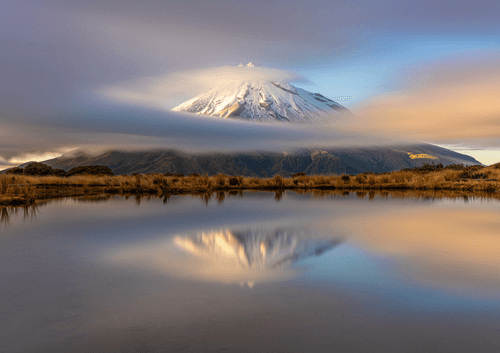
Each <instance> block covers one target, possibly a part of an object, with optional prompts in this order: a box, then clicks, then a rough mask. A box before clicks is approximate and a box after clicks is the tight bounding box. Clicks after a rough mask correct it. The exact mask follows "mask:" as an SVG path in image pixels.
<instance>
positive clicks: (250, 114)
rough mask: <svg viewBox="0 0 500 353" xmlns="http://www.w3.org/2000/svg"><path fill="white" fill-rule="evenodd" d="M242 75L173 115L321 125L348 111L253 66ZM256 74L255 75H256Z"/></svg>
mask: <svg viewBox="0 0 500 353" xmlns="http://www.w3.org/2000/svg"><path fill="white" fill-rule="evenodd" d="M238 68H239V69H240V70H242V75H235V76H234V77H233V78H232V79H228V78H224V79H223V80H220V81H219V82H217V80H214V87H213V88H211V89H209V90H208V91H206V92H204V93H202V94H200V95H198V96H196V97H194V98H192V99H190V100H188V101H186V102H184V103H182V104H180V105H178V106H176V107H175V108H173V109H172V110H173V111H179V112H181V111H184V112H189V113H194V114H198V115H211V116H218V117H221V118H238V119H244V120H251V121H256V122H268V123H269V122H277V121H279V122H294V123H320V122H329V121H332V120H336V119H338V118H340V117H341V116H342V114H343V113H346V112H348V110H347V109H346V108H345V107H343V106H342V105H340V104H338V103H337V102H334V101H332V100H331V99H328V98H326V97H325V96H323V95H321V94H319V93H311V92H308V91H306V90H304V89H301V88H297V87H295V86H293V85H292V84H290V83H289V82H287V81H285V80H274V79H273V78H272V77H266V75H263V74H262V69H261V68H259V67H258V66H256V65H254V64H253V63H251V62H250V63H248V64H247V65H246V66H243V65H242V64H240V65H239V66H238ZM252 73H254V75H252Z"/></svg>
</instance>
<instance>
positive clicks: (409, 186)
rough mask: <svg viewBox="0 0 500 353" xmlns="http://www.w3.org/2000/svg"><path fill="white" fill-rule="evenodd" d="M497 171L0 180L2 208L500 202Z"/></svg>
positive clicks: (4, 177)
mask: <svg viewBox="0 0 500 353" xmlns="http://www.w3.org/2000/svg"><path fill="white" fill-rule="evenodd" d="M499 180H500V169H498V168H494V167H486V168H483V167H468V168H463V169H459V170H455V169H439V170H432V171H425V170H424V171H418V170H403V171H397V172H392V173H384V174H373V173H365V174H358V175H355V176H354V175H332V176H330V175H313V176H308V175H302V174H300V173H299V174H298V175H295V176H294V177H292V178H283V177H281V176H279V175H276V176H275V177H273V178H250V177H242V176H228V175H221V174H219V175H215V176H207V175H205V176H201V175H198V174H191V175H189V176H182V175H172V174H146V175H142V174H137V175H132V176H128V175H119V176H92V175H85V176H72V177H58V176H25V175H1V176H0V205H1V206H18V205H30V204H33V203H34V202H35V201H37V200H46V199H52V198H61V197H80V196H98V195H123V196H127V195H128V196H145V195H155V196H157V197H165V196H169V195H182V194H192V195H205V194H213V193H221V192H223V193H224V192H233V193H234V192H236V193H238V192H242V191H273V192H277V193H279V192H283V191H285V190H292V191H296V192H299V193H301V192H315V191H328V192H340V193H342V192H344V191H348V192H361V193H363V192H366V193H370V192H377V193H379V192H382V193H383V192H395V191H415V192H421V193H422V192H423V193H428V192H431V193H432V192H436V191H442V192H449V193H451V194H450V195H451V197H463V196H466V197H469V196H480V197H491V198H500V195H499V193H498V190H500V182H499Z"/></svg>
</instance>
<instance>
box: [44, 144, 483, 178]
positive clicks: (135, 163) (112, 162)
mask: <svg viewBox="0 0 500 353" xmlns="http://www.w3.org/2000/svg"><path fill="white" fill-rule="evenodd" d="M44 163H46V164H48V165H50V166H52V167H53V168H61V169H64V170H69V169H71V168H73V167H76V166H85V165H103V166H108V167H109V168H111V170H112V171H113V172H114V173H115V174H116V175H119V174H131V173H166V172H170V173H182V174H184V175H187V174H191V173H198V174H202V175H204V174H208V175H216V174H219V173H222V174H227V175H243V176H254V177H271V176H274V175H276V174H280V175H282V176H285V177H286V176H290V175H292V174H294V173H298V172H304V173H306V174H309V175H314V174H358V173H363V172H377V173H382V172H390V171H394V170H400V169H403V168H412V167H417V166H421V165H422V164H424V163H436V164H437V163H442V164H443V165H449V164H465V165H472V164H480V163H479V162H478V161H476V160H475V159H474V158H472V157H469V156H466V155H463V154H459V153H456V152H453V151H450V150H447V149H445V148H441V147H437V146H433V145H428V144H420V145H412V146H394V147H376V148H338V149H329V150H328V151H326V150H320V149H307V150H300V151H296V152H293V153H292V152H284V153H276V152H273V153H262V152H258V153H257V152H255V153H234V154H231V153H211V154H210V153H209V154H201V153H200V154H188V153H183V152H179V151H173V150H168V151H165V150H164V151H148V152H122V151H109V152H106V153H103V154H100V155H94V156H91V155H86V154H84V153H82V154H77V155H72V156H61V157H59V158H55V159H51V160H48V161H45V162H44Z"/></svg>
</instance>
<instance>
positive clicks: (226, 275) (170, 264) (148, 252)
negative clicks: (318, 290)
mask: <svg viewBox="0 0 500 353" xmlns="http://www.w3.org/2000/svg"><path fill="white" fill-rule="evenodd" d="M318 237H319V236H318V234H316V233H314V232H312V231H311V230H308V229H304V228H272V229H266V228H257V227H256V228H250V229H244V230H229V229H220V230H213V231H202V232H198V233H195V234H192V235H179V236H176V237H175V238H174V239H173V241H172V242H166V243H163V244H150V245H147V246H144V247H134V248H129V249H118V250H117V251H115V252H113V253H112V254H111V258H112V259H113V260H115V261H118V262H122V263H123V262H127V263H132V264H136V265H141V266H143V267H146V268H153V269H157V270H161V271H162V272H166V273H168V274H172V275H175V276H178V277H182V278H189V279H195V280H204V281H211V282H223V283H239V284H240V285H244V284H247V285H248V286H249V287H250V288H251V287H253V286H254V284H255V283H256V282H264V281H276V280H284V279H288V278H291V277H293V276H294V275H295V274H296V273H297V270H295V269H292V268H290V266H291V265H292V264H293V263H295V262H297V261H298V260H301V259H304V258H307V257H311V256H318V255H321V254H323V253H324V252H326V251H328V250H331V249H332V248H333V247H335V246H337V245H338V244H339V243H340V241H339V240H338V239H328V238H323V239H318ZM172 245H173V246H172Z"/></svg>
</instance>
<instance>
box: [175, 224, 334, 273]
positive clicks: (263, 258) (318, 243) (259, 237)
mask: <svg viewBox="0 0 500 353" xmlns="http://www.w3.org/2000/svg"><path fill="white" fill-rule="evenodd" d="M174 241H175V243H176V244H177V245H178V246H180V247H181V248H183V249H185V250H186V251H188V252H190V253H192V254H195V255H197V256H199V257H204V258H207V257H210V258H212V259H214V260H222V259H224V260H232V261H231V263H232V264H234V265H235V264H238V266H240V267H243V268H247V269H254V270H259V269H274V268H277V267H282V266H286V265H290V264H292V263H294V262H295V261H297V260H299V259H303V258H306V257H310V256H318V255H321V254H323V253H324V252H326V251H328V250H330V249H332V248H333V247H335V246H336V245H338V244H339V240H333V239H325V240H318V239H312V234H311V232H308V231H307V230H305V229H295V228H290V229H286V228H277V229H247V230H242V231H232V230H228V229H224V230H216V231H210V232H201V233H197V234H195V235H192V236H184V237H181V236H178V237H176V238H175V239H174Z"/></svg>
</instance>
